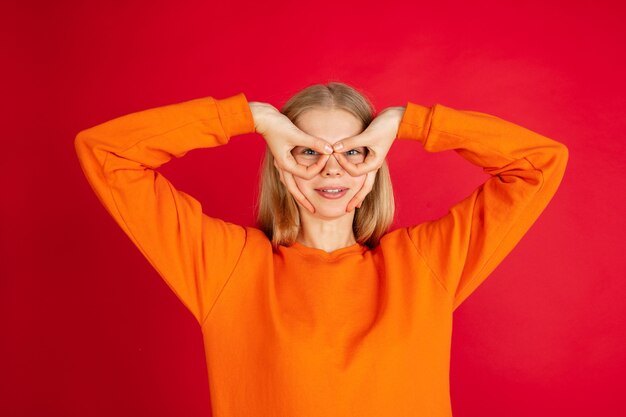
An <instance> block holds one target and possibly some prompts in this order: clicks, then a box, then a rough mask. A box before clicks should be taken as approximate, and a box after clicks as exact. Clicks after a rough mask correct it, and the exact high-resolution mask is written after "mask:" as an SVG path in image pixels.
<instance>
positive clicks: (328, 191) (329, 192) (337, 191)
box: [315, 187, 348, 200]
mask: <svg viewBox="0 0 626 417" xmlns="http://www.w3.org/2000/svg"><path fill="white" fill-rule="evenodd" d="M315 191H317V193H318V194H319V195H321V196H322V197H324V198H327V199H329V200H335V199H338V198H341V197H343V196H344V195H346V194H347V192H348V188H344V187H341V188H316V189H315Z"/></svg>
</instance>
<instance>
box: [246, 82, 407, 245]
mask: <svg viewBox="0 0 626 417" xmlns="http://www.w3.org/2000/svg"><path fill="white" fill-rule="evenodd" d="M313 108H324V109H333V108H334V109H342V110H346V111H348V112H350V113H351V114H353V115H354V116H356V117H357V118H358V119H360V120H361V121H362V122H363V130H365V128H366V127H367V126H369V124H370V123H371V121H372V120H373V118H374V111H375V110H374V106H373V105H372V104H371V102H370V101H369V100H368V99H367V98H366V97H365V96H363V95H362V94H361V93H359V92H358V91H357V90H355V89H354V88H353V87H350V86H349V85H347V84H344V83H341V82H330V83H328V84H315V85H311V86H309V87H307V88H305V89H303V90H300V91H299V92H298V93H296V94H295V95H294V96H292V97H291V98H290V99H289V100H288V101H287V102H286V103H285V105H284V106H283V107H282V109H281V110H280V112H281V113H283V114H284V115H285V116H287V117H288V118H289V119H290V120H291V122H292V123H294V124H295V123H296V121H297V119H298V116H300V115H301V114H302V113H303V112H305V111H307V110H309V109H313ZM257 206H258V215H257V222H258V227H259V228H260V229H261V230H262V231H263V233H265V235H266V236H267V237H268V239H269V240H270V241H271V242H272V245H273V246H274V247H275V248H276V247H278V245H284V246H291V245H292V244H293V243H294V242H295V241H296V238H297V237H298V232H299V230H300V213H299V211H298V205H297V203H296V200H295V199H294V197H293V196H292V195H291V193H290V192H289V190H288V189H287V187H285V185H284V184H283V183H282V182H281V181H280V174H279V173H278V171H277V169H276V167H275V166H274V156H273V155H272V152H271V151H270V149H269V147H267V146H266V148H265V158H264V160H263V163H262V165H261V172H260V181H259V198H258V201H257ZM355 210H356V212H355V214H354V220H353V222H352V230H353V232H354V237H355V239H356V241H357V242H358V243H361V244H364V245H367V246H368V247H369V248H374V247H376V246H377V245H378V243H379V241H380V238H381V237H383V235H384V234H385V233H386V232H387V230H388V229H389V227H390V226H391V223H392V222H393V217H394V211H395V204H394V197H393V187H392V184H391V177H390V175H389V168H388V166H387V161H383V164H382V166H381V167H380V168H379V169H378V172H377V173H376V179H375V181H374V186H373V187H372V190H371V191H370V192H369V193H368V194H367V196H366V197H365V199H364V200H363V204H362V205H361V208H357V209H355Z"/></svg>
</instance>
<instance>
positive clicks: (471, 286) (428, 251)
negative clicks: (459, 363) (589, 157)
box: [398, 103, 568, 309]
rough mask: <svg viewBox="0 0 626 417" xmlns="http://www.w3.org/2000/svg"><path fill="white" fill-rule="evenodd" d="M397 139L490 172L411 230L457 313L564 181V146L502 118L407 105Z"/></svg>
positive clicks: (418, 248)
mask: <svg viewBox="0 0 626 417" xmlns="http://www.w3.org/2000/svg"><path fill="white" fill-rule="evenodd" d="M398 139H412V140H417V141H420V142H421V143H422V145H423V146H424V149H425V150H426V151H428V152H440V151H445V150H451V149H453V150H455V151H456V152H457V153H458V154H459V155H461V156H462V157H463V158H465V159H466V160H468V161H469V162H471V163H472V164H474V165H476V166H479V167H481V168H483V170H484V171H485V172H486V173H488V174H490V175H491V178H489V179H487V181H485V182H484V183H483V184H481V185H480V186H479V187H477V188H476V189H475V190H474V191H473V192H472V193H471V194H470V195H469V196H468V197H467V198H465V199H463V200H462V201H460V202H459V203H457V204H455V205H454V206H453V207H452V208H450V210H449V211H448V213H447V214H446V215H444V216H442V217H441V218H439V219H436V220H433V221H428V222H425V223H422V224H419V225H416V226H413V227H409V228H407V231H408V233H409V236H410V238H411V240H412V241H413V242H414V244H415V247H416V249H417V250H418V251H419V252H420V254H421V255H422V257H423V258H424V260H425V261H426V263H427V264H428V265H429V266H430V268H431V269H432V271H433V273H434V275H435V276H436V278H437V279H438V280H439V281H440V282H441V284H442V285H443V286H444V287H445V288H446V290H447V291H448V293H449V294H450V297H451V299H452V300H453V309H456V308H457V307H458V306H459V305H460V304H461V303H462V302H463V301H464V300H465V299H466V298H467V297H468V296H469V295H470V294H471V293H472V292H473V291H474V290H475V289H476V288H477V287H478V286H479V285H480V284H481V283H482V282H483V281H484V280H485V279H486V278H487V276H488V275H489V274H490V273H491V272H492V271H493V270H494V269H495V268H496V267H497V266H498V264H499V263H500V262H501V261H502V260H503V259H504V258H505V257H506V255H507V254H508V253H509V252H511V250H512V249H513V248H514V247H515V245H516V244H517V243H518V242H519V241H520V239H521V238H522V236H523V235H524V234H525V233H526V232H527V231H528V229H529V228H530V227H531V226H532V224H533V223H534V222H535V220H536V219H537V218H538V217H539V215H540V214H541V212H542V211H543V210H544V208H545V207H546V206H547V204H548V203H549V202H550V200H551V199H552V197H553V196H554V194H555V193H556V190H557V188H558V187H559V185H560V183H561V180H562V178H563V175H564V172H565V167H566V165H567V160H568V150H567V147H566V146H565V145H563V144H562V143H559V142H556V141H554V140H552V139H549V138H547V137H544V136H542V135H540V134H538V133H535V132H532V131H530V130H528V129H526V128H523V127H521V126H518V125H516V124H513V123H511V122H508V121H505V120H502V119H500V118H498V117H495V116H491V115H488V114H485V113H479V112H475V111H462V110H455V109H452V108H449V107H446V106H443V105H441V104H436V105H434V106H433V107H432V108H429V107H425V106H421V105H418V104H414V103H408V104H407V106H406V111H405V113H404V115H403V118H402V121H401V123H400V127H399V129H398Z"/></svg>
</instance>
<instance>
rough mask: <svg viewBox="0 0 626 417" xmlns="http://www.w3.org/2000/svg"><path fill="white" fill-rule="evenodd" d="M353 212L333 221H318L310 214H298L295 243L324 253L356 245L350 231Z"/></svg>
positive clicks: (352, 233) (318, 219)
mask: <svg viewBox="0 0 626 417" xmlns="http://www.w3.org/2000/svg"><path fill="white" fill-rule="evenodd" d="M353 219H354V210H353V211H352V212H351V213H346V215H344V216H341V217H338V218H333V219H320V218H317V217H313V216H312V215H311V213H309V212H306V213H303V212H302V211H301V213H300V231H299V233H298V237H297V239H296V241H297V242H298V243H300V244H302V245H304V246H308V247H311V248H317V249H321V250H324V251H326V252H332V251H334V250H337V249H341V248H345V247H347V246H352V245H354V244H355V243H356V239H355V238H354V232H353V231H352V221H353Z"/></svg>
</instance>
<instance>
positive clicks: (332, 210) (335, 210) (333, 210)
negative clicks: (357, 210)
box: [313, 203, 352, 220]
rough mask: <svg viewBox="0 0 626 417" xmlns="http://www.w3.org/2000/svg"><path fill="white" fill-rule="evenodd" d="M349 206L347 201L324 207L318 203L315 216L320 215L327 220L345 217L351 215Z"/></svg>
mask: <svg viewBox="0 0 626 417" xmlns="http://www.w3.org/2000/svg"><path fill="white" fill-rule="evenodd" d="M347 206H348V204H347V203H344V204H337V205H334V206H332V207H329V206H328V205H324V206H322V207H320V205H316V206H315V213H314V214H313V216H316V217H320V218H322V219H326V220H331V219H337V218H339V217H343V216H345V215H351V214H352V213H347V212H346V207H347Z"/></svg>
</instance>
